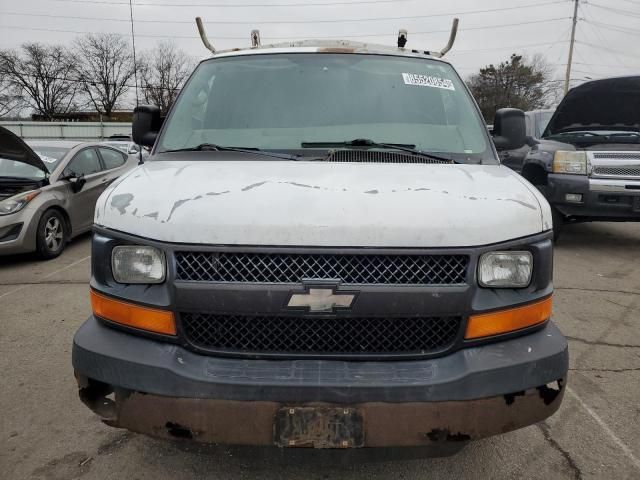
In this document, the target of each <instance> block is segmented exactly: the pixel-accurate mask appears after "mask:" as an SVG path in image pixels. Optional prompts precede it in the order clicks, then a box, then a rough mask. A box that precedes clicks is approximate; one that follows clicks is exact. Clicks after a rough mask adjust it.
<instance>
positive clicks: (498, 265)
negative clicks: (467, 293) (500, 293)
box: [478, 252, 533, 288]
mask: <svg viewBox="0 0 640 480" xmlns="http://www.w3.org/2000/svg"><path fill="white" fill-rule="evenodd" d="M532 272H533V256H532V255H531V253H530V252H489V253H485V254H484V255H482V256H481V257H480V262H479V264H478V281H479V282H480V285H481V286H483V287H487V288H524V287H527V286H529V282H531V273H532Z"/></svg>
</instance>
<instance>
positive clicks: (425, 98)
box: [157, 53, 494, 163]
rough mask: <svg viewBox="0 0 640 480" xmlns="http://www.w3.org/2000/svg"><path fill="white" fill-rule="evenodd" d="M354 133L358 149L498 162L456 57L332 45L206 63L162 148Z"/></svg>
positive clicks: (331, 138) (287, 145)
mask: <svg viewBox="0 0 640 480" xmlns="http://www.w3.org/2000/svg"><path fill="white" fill-rule="evenodd" d="M354 139H367V143H366V145H360V147H359V148H362V147H363V146H365V147H367V148H378V147H376V146H375V145H374V144H394V145H410V146H411V147H413V148H415V149H416V150H420V151H422V152H428V153H432V154H439V155H440V156H444V157H447V158H451V159H453V160H456V161H469V162H474V163H477V162H480V161H485V163H489V162H493V161H494V160H493V155H492V153H491V149H490V148H489V146H488V141H487V134H486V132H485V130H484V125H483V123H482V121H481V119H480V116H479V115H478V113H477V110H476V108H475V106H474V104H473V101H472V99H471V97H470V95H469V93H468V91H467V90H466V88H465V86H464V84H463V82H462V81H461V80H460V78H459V77H458V76H457V74H456V73H455V71H454V70H453V68H452V67H451V66H450V65H448V64H446V63H444V62H440V61H436V60H429V59H423V58H410V57H396V56H383V55H360V54H333V53H323V54H317V53H316V54H306V53H297V54H268V55H267V54H264V55H247V56H237V57H229V58H221V59H212V60H208V61H205V62H203V63H201V64H200V65H199V67H198V69H197V70H196V71H195V73H194V74H193V76H192V77H191V79H190V80H189V82H188V83H187V85H186V87H185V88H184V89H183V91H182V93H181V95H180V97H179V99H178V101H177V103H176V105H175V107H174V108H173V110H172V113H171V114H170V116H169V118H168V120H167V124H166V126H165V128H164V131H163V134H162V137H161V138H160V140H159V142H158V147H157V152H158V153H162V152H165V151H168V150H182V149H195V148H197V147H198V146H199V145H202V144H213V145H218V146H224V147H236V148H244V149H258V150H275V151H287V150H289V151H291V150H297V151H301V152H302V153H303V154H304V151H303V150H302V149H303V148H305V147H306V148H307V149H309V150H312V149H315V150H316V153H317V150H318V149H323V148H324V149H328V148H331V147H329V145H335V146H336V147H340V145H342V144H345V142H349V141H352V140H354ZM360 143H361V144H362V143H363V142H360ZM322 144H324V147H322V146H321V145H322ZM340 148H358V147H347V146H344V147H340Z"/></svg>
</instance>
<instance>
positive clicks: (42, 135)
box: [0, 121, 131, 140]
mask: <svg viewBox="0 0 640 480" xmlns="http://www.w3.org/2000/svg"><path fill="white" fill-rule="evenodd" d="M0 126H3V127H5V128H7V129H8V130H11V131H12V132H13V133H15V134H16V135H18V136H20V137H21V138H24V139H52V140H53V139H55V140H102V139H105V138H108V137H110V136H111V135H131V123H126V122H124V123H120V122H113V123H111V122H108V123H103V122H30V121H25V122H22V121H15V122H14V121H4V122H0Z"/></svg>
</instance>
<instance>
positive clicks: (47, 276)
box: [0, 255, 91, 298]
mask: <svg viewBox="0 0 640 480" xmlns="http://www.w3.org/2000/svg"><path fill="white" fill-rule="evenodd" d="M89 258H91V255H87V256H86V257H84V258H81V259H80V260H76V261H75V262H73V263H70V264H69V265H67V266H65V267H62V268H60V269H58V270H56V271H54V272H51V273H48V274H46V275H45V276H44V277H42V278H41V279H42V280H45V279H47V278H51V277H53V276H54V275H56V274H57V273H60V272H64V271H65V270H67V269H68V268H71V267H74V266H76V265H78V264H79V263H82V262H84V261H85V260H87V259H89ZM30 285H33V284H27V285H22V286H20V287H18V288H14V289H13V290H9V291H8V292H4V293H3V294H2V295H0V298H2V297H6V296H7V295H11V294H12V293H16V292H19V291H20V290H22V289H25V288H27V287H29V286H30Z"/></svg>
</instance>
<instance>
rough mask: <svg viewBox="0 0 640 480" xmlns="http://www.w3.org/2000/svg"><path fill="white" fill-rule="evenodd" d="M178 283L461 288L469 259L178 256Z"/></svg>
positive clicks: (295, 255)
mask: <svg viewBox="0 0 640 480" xmlns="http://www.w3.org/2000/svg"><path fill="white" fill-rule="evenodd" d="M175 255H176V269H177V270H176V279H177V280H182V281H195V282H240V283H300V282H301V281H302V280H304V279H314V280H340V281H341V282H342V283H343V284H354V285H463V284H465V283H466V281H467V269H468V266H469V256H468V255H366V254H363V255H354V254H347V255H342V254H306V253H305V254H294V253H229V252H176V254H175Z"/></svg>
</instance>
